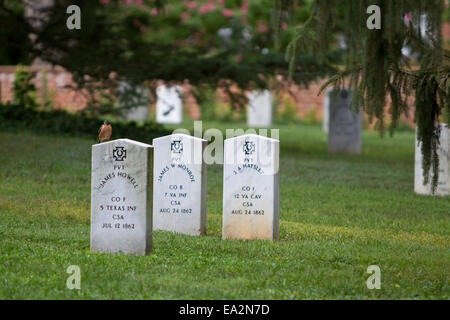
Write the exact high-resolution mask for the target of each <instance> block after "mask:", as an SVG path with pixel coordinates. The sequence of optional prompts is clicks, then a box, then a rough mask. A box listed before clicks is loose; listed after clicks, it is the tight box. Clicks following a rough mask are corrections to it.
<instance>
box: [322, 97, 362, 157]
mask: <svg viewBox="0 0 450 320" xmlns="http://www.w3.org/2000/svg"><path fill="white" fill-rule="evenodd" d="M351 98H352V94H351V92H350V91H348V90H345V89H344V90H340V91H339V92H338V93H337V94H334V93H333V92H331V93H330V120H329V129H328V152H329V153H344V154H360V153H361V144H362V143H361V130H362V111H361V110H360V111H359V113H355V112H354V111H353V110H352V109H351V108H350V102H351Z"/></svg>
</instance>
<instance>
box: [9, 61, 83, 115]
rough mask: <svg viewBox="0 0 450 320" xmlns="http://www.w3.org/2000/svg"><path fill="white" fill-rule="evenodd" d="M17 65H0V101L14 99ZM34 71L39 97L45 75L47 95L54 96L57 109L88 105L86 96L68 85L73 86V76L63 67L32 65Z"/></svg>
mask: <svg viewBox="0 0 450 320" xmlns="http://www.w3.org/2000/svg"><path fill="white" fill-rule="evenodd" d="M15 68H16V67H15V66H0V88H1V89H0V101H2V102H6V101H12V99H13V92H12V88H13V81H14V70H15ZM30 70H31V71H32V72H36V77H35V78H34V80H33V84H34V85H35V86H36V89H37V91H38V98H41V97H42V94H43V90H42V86H43V82H44V77H45V79H46V80H45V82H46V83H47V84H46V87H47V97H53V106H54V108H57V109H66V108H67V109H72V110H80V109H82V108H84V107H85V106H86V102H87V100H86V98H85V96H84V95H83V94H82V93H81V92H78V91H75V90H73V89H71V88H68V86H72V85H73V82H72V76H71V74H70V73H69V72H67V71H65V70H64V69H63V68H61V67H49V66H32V67H30Z"/></svg>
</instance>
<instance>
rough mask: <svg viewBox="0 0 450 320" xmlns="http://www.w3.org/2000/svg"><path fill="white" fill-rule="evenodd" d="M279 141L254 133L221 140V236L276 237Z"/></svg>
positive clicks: (244, 237)
mask: <svg viewBox="0 0 450 320" xmlns="http://www.w3.org/2000/svg"><path fill="white" fill-rule="evenodd" d="M279 154H280V142H279V141H278V140H275V139H271V138H267V137H263V136H258V135H254V134H249V135H244V136H239V137H235V138H231V139H227V140H225V146H224V173H223V226H222V227H223V229H222V237H223V238H224V239H269V240H277V239H278V216H279Z"/></svg>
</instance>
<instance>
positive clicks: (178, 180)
mask: <svg viewBox="0 0 450 320" xmlns="http://www.w3.org/2000/svg"><path fill="white" fill-rule="evenodd" d="M206 145H207V141H206V140H204V139H200V138H196V137H192V136H188V135H185V134H172V135H170V136H165V137H161V138H156V139H153V147H154V148H155V167H154V177H155V179H154V180H153V189H154V199H155V201H154V202H153V228H154V229H155V230H166V231H175V232H179V233H185V234H191V235H200V234H205V233H206V164H205V163H204V161H203V150H204V148H205V147H206Z"/></svg>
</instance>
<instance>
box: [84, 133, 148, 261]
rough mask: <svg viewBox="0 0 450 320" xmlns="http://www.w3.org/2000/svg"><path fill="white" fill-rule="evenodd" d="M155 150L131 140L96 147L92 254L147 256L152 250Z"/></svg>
mask: <svg viewBox="0 0 450 320" xmlns="http://www.w3.org/2000/svg"><path fill="white" fill-rule="evenodd" d="M152 164H153V147H152V146H151V145H148V144H145V143H140V142H137V141H133V140H129V139H118V140H113V141H110V142H105V143H100V144H95V145H93V146H92V180H91V251H95V252H123V253H134V254H140V255H144V254H147V253H149V252H150V251H151V246H152V196H153V188H152V187H153V184H152V179H153V165H152Z"/></svg>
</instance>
